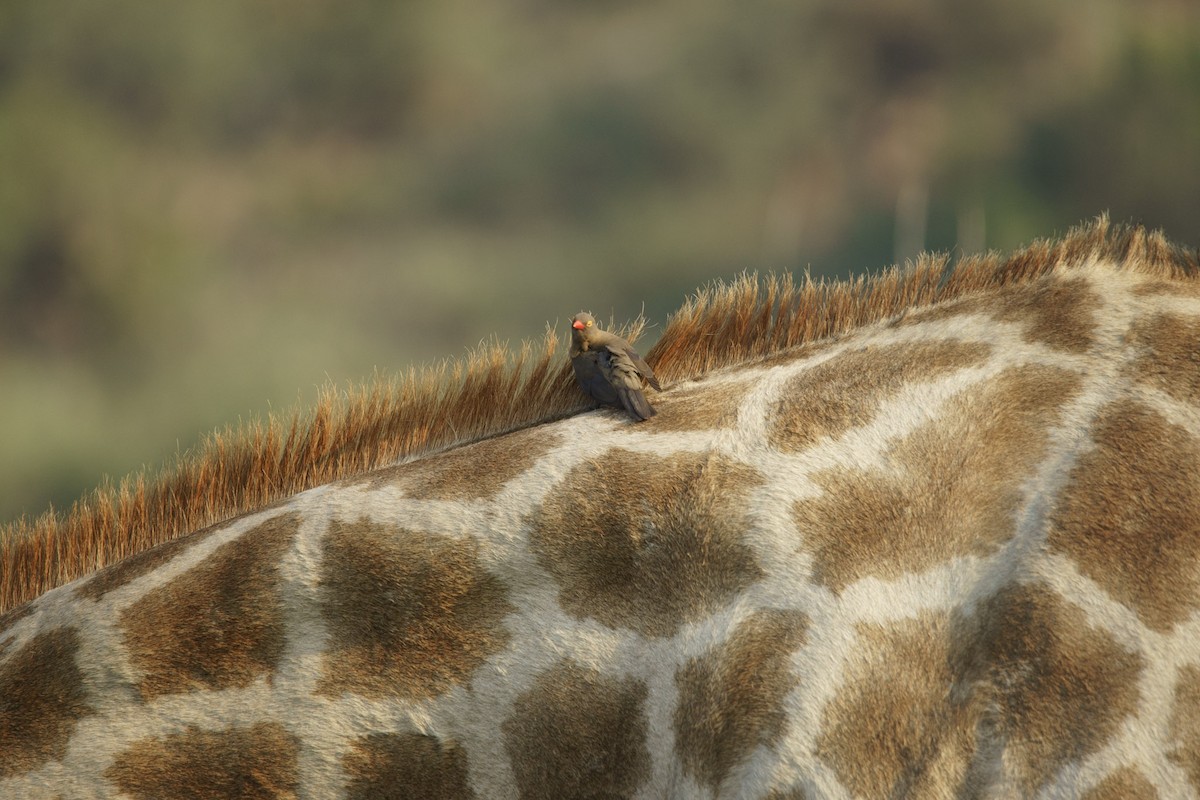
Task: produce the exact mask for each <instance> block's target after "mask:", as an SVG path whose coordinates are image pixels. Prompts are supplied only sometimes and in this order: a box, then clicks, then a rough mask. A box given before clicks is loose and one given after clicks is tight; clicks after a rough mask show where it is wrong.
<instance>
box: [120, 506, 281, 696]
mask: <svg viewBox="0 0 1200 800" xmlns="http://www.w3.org/2000/svg"><path fill="white" fill-rule="evenodd" d="M297 525H298V519H297V517H296V516H295V515H294V514H285V515H282V516H278V517H273V518H271V519H269V520H267V521H266V522H264V523H262V525H260V526H258V527H257V528H255V529H254V530H252V531H250V532H249V533H247V534H246V535H245V537H244V539H238V540H236V541H232V542H229V543H228V544H225V545H223V546H221V547H220V548H218V549H217V550H216V551H215V552H214V553H213V554H212V555H210V556H209V557H208V558H207V559H205V560H204V561H202V562H201V563H200V564H199V565H197V566H195V567H193V568H192V569H191V570H189V571H187V572H185V573H184V574H182V575H180V576H179V577H177V578H176V579H175V580H173V581H171V582H170V583H168V584H166V585H165V586H162V587H160V588H158V589H156V590H153V591H151V592H150V593H149V594H147V595H146V596H145V597H143V598H141V599H140V600H138V601H137V602H136V603H134V604H133V605H131V606H129V607H128V608H127V609H125V611H124V612H123V613H122V614H121V617H120V623H121V627H122V629H123V630H124V634H125V647H126V648H128V651H129V655H130V661H131V662H132V664H133V666H134V668H135V669H136V670H138V672H139V673H140V675H141V679H140V680H139V681H138V689H139V690H140V692H141V694H142V696H143V697H144V698H146V700H153V699H154V698H156V697H158V696H159V695H164V694H174V693H178V692H188V691H193V690H198V689H218V690H219V689H225V688H230V687H244V686H248V685H250V684H251V683H252V682H253V681H255V680H256V679H257V678H259V677H269V676H271V675H272V674H274V672H275V670H276V669H277V668H278V665H279V659H280V657H281V656H282V654H283V644H284V630H283V616H282V608H281V599H280V595H279V578H278V574H277V570H276V567H277V564H278V561H279V558H280V557H281V556H282V555H283V552H284V550H286V549H287V548H288V547H289V545H290V544H291V542H292V539H293V537H295V535H296V529H297Z"/></svg>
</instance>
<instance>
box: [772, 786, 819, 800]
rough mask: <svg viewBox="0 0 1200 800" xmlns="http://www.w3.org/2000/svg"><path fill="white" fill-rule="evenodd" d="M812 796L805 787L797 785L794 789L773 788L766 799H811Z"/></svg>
mask: <svg viewBox="0 0 1200 800" xmlns="http://www.w3.org/2000/svg"><path fill="white" fill-rule="evenodd" d="M811 797H812V796H811V795H810V794H809V793H808V792H806V791H804V788H803V787H801V786H797V787H795V788H792V789H772V790H771V791H770V792H768V793H767V796H766V797H765V798H764V800H811Z"/></svg>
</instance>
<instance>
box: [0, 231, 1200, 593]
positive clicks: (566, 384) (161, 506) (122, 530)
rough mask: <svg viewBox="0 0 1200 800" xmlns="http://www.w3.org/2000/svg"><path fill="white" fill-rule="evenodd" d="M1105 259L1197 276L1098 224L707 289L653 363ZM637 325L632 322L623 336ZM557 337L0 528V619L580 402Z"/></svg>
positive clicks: (495, 350)
mask: <svg viewBox="0 0 1200 800" xmlns="http://www.w3.org/2000/svg"><path fill="white" fill-rule="evenodd" d="M1095 260H1106V261H1110V262H1113V263H1115V264H1116V265H1118V266H1120V267H1121V268H1124V269H1129V270H1134V271H1138V272H1142V273H1149V274H1152V275H1155V276H1156V277H1159V278H1162V279H1167V280H1197V279H1198V277H1200V251H1196V250H1185V249H1182V248H1179V247H1176V246H1174V245H1172V244H1170V243H1169V242H1168V241H1167V240H1166V239H1165V237H1164V236H1163V235H1162V234H1161V233H1159V232H1149V231H1147V230H1146V229H1145V228H1143V227H1141V226H1131V227H1126V226H1117V227H1114V226H1112V225H1111V224H1110V223H1109V220H1108V217H1107V216H1106V215H1105V216H1101V217H1099V218H1098V219H1097V220H1096V221H1095V222H1093V223H1092V224H1090V225H1086V226H1083V227H1080V228H1076V229H1074V230H1072V231H1070V232H1069V233H1068V234H1067V235H1066V236H1065V237H1063V238H1062V239H1058V240H1043V241H1037V242H1035V243H1034V244H1032V245H1030V246H1028V247H1026V248H1024V249H1022V250H1020V251H1017V252H1015V253H1013V254H1012V255H1009V256H1007V257H1003V256H1001V255H999V254H996V253H988V254H984V255H978V256H972V257H969V258H964V259H961V260H959V261H958V263H956V264H955V265H953V266H950V257H949V256H947V255H944V254H942V255H922V256H921V257H920V258H919V259H918V260H917V261H916V263H915V264H909V265H907V266H906V267H905V268H899V267H892V268H889V269H886V270H884V271H883V272H881V273H880V274H878V275H875V276H872V277H859V278H856V279H854V280H851V281H832V282H825V281H820V282H814V281H812V280H811V279H809V278H808V277H807V276H806V277H805V278H804V280H803V281H800V282H796V281H794V280H793V279H792V277H791V275H788V274H784V275H782V276H775V275H772V276H769V277H767V278H765V279H760V278H759V277H758V276H757V275H742V276H740V277H738V278H736V279H734V280H732V281H730V282H715V283H712V284H710V285H708V286H706V287H704V288H702V289H701V290H700V291H698V292H697V293H696V294H695V295H694V296H693V297H691V298H690V299H689V300H688V301H687V302H685V303H684V305H683V306H682V307H681V308H680V309H679V310H678V311H676V312H675V313H674V314H672V315H671V317H670V319H669V321H668V323H667V325H666V327H665V329H664V331H663V334H662V337H661V338H660V339H659V341H658V343H657V344H655V345H654V347H653V348H651V349H650V350H649V351H648V352H647V354H646V360H647V361H648V362H649V363H650V364H651V365H652V366H653V367H654V370H655V372H656V373H657V374H658V375H659V377H660V378H661V379H662V380H663V381H664V382H670V381H676V380H681V379H689V378H696V377H699V376H701V375H704V374H705V373H708V372H710V371H712V370H715V369H720V368H723V367H729V366H734V365H738V364H745V363H748V362H752V361H755V360H758V359H760V358H764V357H767V356H770V355H772V354H775V353H778V352H780V351H782V350H785V349H787V348H791V347H795V346H799V345H802V344H805V343H808V342H812V341H816V340H819V339H823V338H826V337H829V336H834V335H838V334H842V333H845V332H847V331H850V330H853V329H855V328H858V327H860V326H863V325H866V324H869V323H872V322H877V321H880V320H883V319H887V318H889V317H893V316H895V315H897V314H900V313H902V312H904V311H906V310H909V309H915V308H921V307H924V306H928V305H932V304H934V303H940V302H944V301H948V300H953V299H956V298H959V297H963V296H965V295H968V294H972V293H975V292H980V291H986V290H988V289H994V288H998V287H1002V286H1007V285H1011V284H1017V283H1024V282H1028V281H1031V280H1034V279H1036V278H1038V277H1040V276H1042V275H1044V274H1046V273H1047V272H1049V271H1050V270H1052V269H1053V268H1054V267H1055V266H1057V265H1060V264H1063V265H1067V266H1079V265H1083V264H1085V263H1087V262H1090V261H1095ZM643 327H644V323H643V321H642V320H640V319H639V320H637V321H635V322H634V323H633V324H632V325H631V326H630V327H628V328H626V329H625V330H624V331H623V333H625V334H626V335H627V336H628V337H629V338H631V339H633V338H636V337H637V335H638V334H640V333H641V332H642V330H643ZM560 348H561V344H560V342H559V339H558V336H557V334H556V332H555V331H553V330H550V329H548V330H547V331H546V334H545V335H544V337H543V339H542V341H541V342H540V343H528V342H527V343H525V344H523V346H522V347H521V349H520V351H519V352H516V353H513V352H511V351H510V350H509V349H508V348H507V347H505V346H503V345H501V344H491V345H484V346H481V347H480V348H478V349H477V350H474V351H472V352H470V353H468V354H467V355H466V356H465V357H464V358H461V359H453V360H448V361H445V362H443V363H441V364H438V365H435V366H431V367H424V368H420V369H410V370H409V371H408V373H407V374H405V375H403V376H401V377H398V378H391V379H385V378H381V377H379V376H376V377H375V378H374V379H373V380H371V381H369V382H367V383H364V384H361V385H357V386H354V387H351V388H350V389H348V390H345V391H338V390H336V389H332V388H326V389H325V390H323V391H322V393H321V395H320V397H319V399H318V402H317V405H316V407H315V408H314V409H311V410H298V411H294V412H292V413H291V414H288V415H284V416H282V417H280V416H277V415H274V414H272V415H269V416H268V417H267V418H266V420H265V421H264V420H261V419H255V420H251V421H250V422H247V423H243V424H241V425H240V426H239V427H237V428H236V429H234V428H228V427H227V428H226V429H224V430H222V431H216V432H214V433H212V434H210V435H209V436H208V437H207V438H206V440H205V441H204V442H203V444H202V445H201V446H199V447H198V448H196V449H195V450H194V451H191V452H188V453H184V454H182V455H180V456H178V457H177V459H176V461H175V463H174V464H173V465H171V466H168V467H166V468H164V469H163V470H161V471H160V472H158V473H157V474H155V475H148V474H147V473H146V472H145V471H144V470H143V471H141V472H138V473H135V474H133V475H131V476H128V477H126V478H125V479H123V480H122V481H120V483H117V484H114V483H112V482H106V483H104V484H103V485H101V486H100V487H98V488H96V489H94V490H92V491H91V492H89V493H88V494H87V495H85V496H84V497H82V498H81V499H79V500H77V501H76V502H75V503H74V504H73V506H72V507H71V509H70V510H69V511H68V512H66V513H61V514H60V513H55V512H54V511H53V510H51V511H48V512H46V513H45V514H43V515H42V516H41V517H38V518H37V519H34V520H29V519H26V518H22V519H19V520H17V521H15V522H13V523H10V524H8V525H6V526H4V527H2V528H0V613H3V612H4V611H6V610H8V609H11V608H13V607H15V606H18V605H21V604H22V603H24V602H26V601H28V600H30V599H32V598H34V597H37V596H38V595H40V594H42V593H43V592H46V591H48V590H49V589H51V588H53V587H55V586H58V585H61V584H63V583H66V582H69V581H71V580H74V579H75V578H78V577H81V576H83V575H85V574H87V573H89V572H92V571H93V570H96V569H99V568H101V567H103V566H106V565H108V564H112V563H115V562H117V561H119V560H121V559H123V558H125V557H126V556H129V555H132V554H133V553H137V552H140V551H142V550H146V549H148V548H150V547H153V546H154V545H156V544H159V543H162V542H165V541H167V540H169V539H172V538H175V537H176V536H178V535H180V534H182V533H184V532H187V531H192V530H196V529H199V528H202V527H205V526H207V525H211V524H213V523H216V522H218V521H220V520H223V519H227V518H229V517H232V516H236V515H237V514H240V513H243V512H246V511H250V510H253V509H256V508H262V507H264V506H266V505H268V504H270V503H273V502H276V501H279V500H281V499H283V498H286V497H288V496H290V495H292V494H295V493H296V492H299V491H303V490H305V489H308V488H311V487H313V486H318V485H320V484H323V483H327V482H329V481H332V480H336V479H338V478H342V477H348V476H351V475H355V474H358V473H361V472H365V471H368V470H371V469H375V468H378V467H381V466H384V465H387V464H390V463H394V462H396V461H397V460H399V459H402V458H413V457H418V456H421V455H426V454H429V453H432V452H435V451H438V450H443V449H446V448H448V447H452V446H455V445H459V444H464V443H466V442H470V441H475V440H478V439H482V438H486V437H490V436H497V435H501V434H503V433H506V432H509V431H512V430H516V429H519V428H524V427H529V426H532V425H536V424H539V423H542V422H547V421H550V420H554V419H559V418H562V417H565V416H568V415H570V414H573V413H576V412H578V411H580V410H582V409H583V408H585V407H587V406H586V403H584V402H583V398H582V396H581V395H580V393H579V392H578V390H577V389H576V388H575V386H574V385H573V381H572V379H571V374H570V367H569V365H568V363H567V360H566V358H565V356H564V355H562V354H561V349H560Z"/></svg>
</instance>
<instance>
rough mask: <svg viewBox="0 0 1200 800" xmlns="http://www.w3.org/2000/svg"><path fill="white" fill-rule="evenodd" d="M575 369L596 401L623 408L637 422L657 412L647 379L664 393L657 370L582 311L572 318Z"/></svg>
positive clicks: (627, 344) (583, 385)
mask: <svg viewBox="0 0 1200 800" xmlns="http://www.w3.org/2000/svg"><path fill="white" fill-rule="evenodd" d="M570 354H571V366H572V367H573V368H574V369H575V380H577V381H579V387H580V388H581V389H583V391H585V392H586V393H587V394H588V395H590V396H591V397H592V399H594V400H596V401H598V402H600V403H603V404H605V405H610V406H619V407H623V408H624V409H625V410H626V411H627V412H629V416H630V417H632V418H633V421H634V422H641V421H642V420H646V419H649V418H650V417H652V416H654V415H655V414H656V413H657V412H656V411H655V410H654V407H653V406H651V405H650V402H649V401H648V400H646V394H645V392H644V391H643V389H644V385H643V383H642V381H643V379H644V380H645V381H646V383H649V384H650V385H651V386H653V387H654V389H655V390H656V391H661V390H662V387H661V386H659V384H658V378H656V377H655V376H654V370H652V369H650V365H649V364H647V363H646V362H645V361H643V360H642V357H641V356H640V355H638V354H637V352H636V351H635V350H634V349H633V347H631V346H630V344H629V342H627V341H625V340H624V339H622V338H621V337H620V336H617V335H616V334H615V333H609V332H608V331H602V330H600V328H599V326H598V325H596V320H595V318H594V317H593V316H592V315H591V314H588V313H586V312H582V311H581V312H580V313H578V314H576V315H575V316H574V317H573V318H572V319H571V350H570Z"/></svg>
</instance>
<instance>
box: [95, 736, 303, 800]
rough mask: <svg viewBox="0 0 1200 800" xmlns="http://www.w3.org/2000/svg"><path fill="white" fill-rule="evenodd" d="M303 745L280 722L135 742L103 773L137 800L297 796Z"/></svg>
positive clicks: (248, 799)
mask: <svg viewBox="0 0 1200 800" xmlns="http://www.w3.org/2000/svg"><path fill="white" fill-rule="evenodd" d="M299 749H300V743H299V741H298V740H297V739H296V737H294V736H293V735H292V734H290V733H288V731H287V730H286V729H285V728H284V727H283V726H282V725H279V724H277V723H271V722H261V723H259V724H257V725H253V726H250V727H232V728H226V729H225V730H221V731H202V730H199V729H198V728H195V727H189V728H188V729H187V731H186V732H184V733H177V734H171V735H168V736H163V737H162V738H159V739H143V740H141V741H139V742H135V743H134V744H133V745H132V746H131V747H129V748H128V749H127V750H125V752H123V753H121V754H120V755H119V756H117V759H116V761H115V762H114V763H113V765H112V766H111V767H109V768H108V769H107V770H106V771H105V773H104V776H105V777H106V778H108V780H110V781H112V782H113V783H114V784H116V785H117V786H118V787H120V789H121V791H122V792H124V793H126V794H127V795H130V796H132V797H135V798H139V799H143V798H144V800H159V798H163V797H171V798H179V800H184V799H185V798H194V800H208V799H209V798H213V797H237V798H244V799H245V800H254V799H255V798H262V799H263V800H267V798H295V797H297V796H298V792H299V789H300V786H299V782H298V779H297V776H296V760H297V755H298V753H299Z"/></svg>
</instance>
